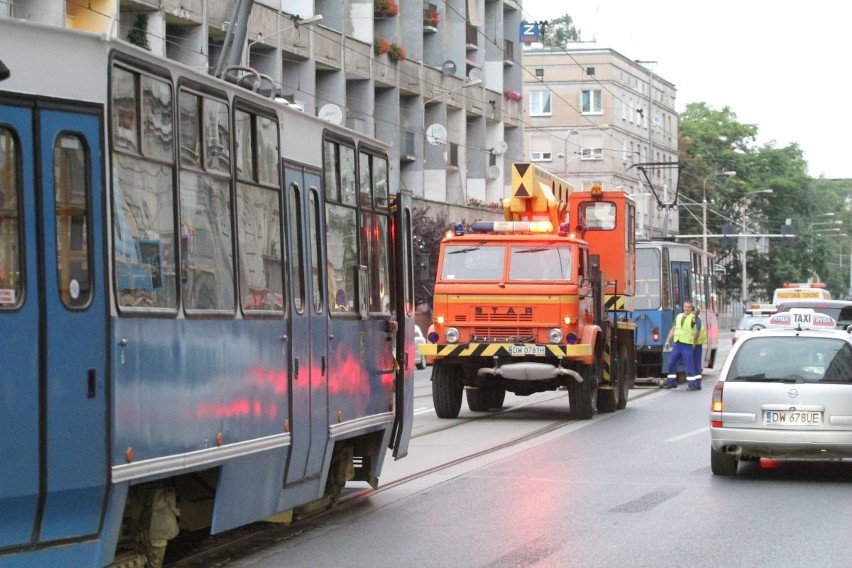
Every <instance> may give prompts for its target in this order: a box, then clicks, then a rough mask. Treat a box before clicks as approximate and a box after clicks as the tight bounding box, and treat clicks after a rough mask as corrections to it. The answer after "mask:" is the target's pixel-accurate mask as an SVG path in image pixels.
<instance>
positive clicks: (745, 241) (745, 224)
mask: <svg viewBox="0 0 852 568" xmlns="http://www.w3.org/2000/svg"><path fill="white" fill-rule="evenodd" d="M758 193H773V191H772V190H771V189H757V190H755V191H747V192H745V193H744V194H743V200H744V203H743V219H742V233H743V259H742V263H743V282H742V288H741V290H740V300H741V301H742V305H743V307H745V306H747V305H748V271H747V270H746V261H747V260H748V237H747V236H746V231H747V230H748V205H749V202H748V199H747V197H748V196H749V195H756V194H758Z"/></svg>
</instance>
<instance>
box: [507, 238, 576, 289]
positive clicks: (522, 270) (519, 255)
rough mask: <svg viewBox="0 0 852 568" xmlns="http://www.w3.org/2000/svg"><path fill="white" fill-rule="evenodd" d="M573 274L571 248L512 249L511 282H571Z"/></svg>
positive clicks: (510, 262) (524, 247) (526, 247)
mask: <svg viewBox="0 0 852 568" xmlns="http://www.w3.org/2000/svg"><path fill="white" fill-rule="evenodd" d="M571 274H572V263H571V247H568V246H552V245H551V246H536V247H531V246H513V247H512V258H511V260H510V261H509V280H526V281H529V280H570V279H571Z"/></svg>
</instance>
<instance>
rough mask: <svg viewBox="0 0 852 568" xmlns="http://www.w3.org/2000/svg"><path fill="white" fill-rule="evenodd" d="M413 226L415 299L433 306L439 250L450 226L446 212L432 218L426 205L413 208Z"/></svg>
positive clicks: (419, 302)
mask: <svg viewBox="0 0 852 568" xmlns="http://www.w3.org/2000/svg"><path fill="white" fill-rule="evenodd" d="M411 225H412V227H411V228H412V231H413V233H414V236H413V237H412V240H413V242H414V299H415V303H417V304H418V305H419V304H424V303H425V304H429V305H430V306H431V305H432V294H433V293H434V290H435V274H436V270H437V268H438V266H437V264H438V249H439V248H440V245H441V239H442V238H444V232H445V231H446V230H447V229H448V228H449V226H450V225H449V222H448V221H447V214H446V212H444V211H440V212H439V213H437V214H436V215H435V216H432V215H430V209H429V207H427V206H425V205H424V206H416V205H415V206H414V207H412V209H411ZM423 331H424V332H425V331H426V330H425V329H424V330H423Z"/></svg>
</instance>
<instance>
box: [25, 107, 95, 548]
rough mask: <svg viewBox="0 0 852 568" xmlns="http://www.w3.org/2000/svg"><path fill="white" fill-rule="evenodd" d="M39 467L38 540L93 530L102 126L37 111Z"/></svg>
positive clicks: (92, 119)
mask: <svg viewBox="0 0 852 568" xmlns="http://www.w3.org/2000/svg"><path fill="white" fill-rule="evenodd" d="M40 119H41V120H40V129H39V131H40V159H41V167H40V171H41V183H42V187H41V191H40V192H39V193H40V195H41V196H42V199H41V203H40V204H39V207H40V214H41V219H40V223H39V225H40V226H41V228H42V232H41V235H40V247H39V248H40V252H41V254H40V255H39V258H40V259H41V262H42V263H43V268H42V275H43V280H42V281H41V286H42V290H43V295H42V299H41V305H42V309H43V313H42V317H41V325H42V331H41V339H42V341H41V348H42V349H43V352H42V354H41V357H40V359H41V365H42V381H43V383H44V384H43V385H42V389H43V392H44V397H43V405H44V406H43V407H42V412H41V414H42V416H43V417H44V422H43V424H42V427H43V428H44V429H45V432H46V436H44V441H43V444H44V448H43V450H42V451H43V452H44V459H45V462H46V463H45V464H44V465H45V467H44V469H43V472H44V475H45V476H46V479H45V480H44V486H45V487H46V489H47V495H46V499H45V501H44V513H43V517H42V521H41V532H40V539H41V540H52V539H59V538H71V537H76V536H83V535H88V534H94V533H96V532H97V531H98V528H99V526H100V517H101V511H102V509H103V507H104V497H105V484H106V474H107V471H108V467H107V457H106V452H107V450H106V380H105V373H106V326H107V314H106V309H105V300H106V290H105V286H104V276H103V273H104V267H103V255H102V254H101V252H100V251H102V250H103V246H104V245H103V242H102V238H103V229H102V227H103V218H102V210H103V203H102V196H103V188H102V187H101V185H102V180H103V172H102V171H101V166H100V164H101V161H102V149H101V143H100V136H99V132H100V124H99V120H98V118H97V117H95V116H83V115H75V114H71V113H67V112H57V111H43V112H42V113H41V115H40Z"/></svg>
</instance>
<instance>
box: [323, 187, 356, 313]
mask: <svg viewBox="0 0 852 568" xmlns="http://www.w3.org/2000/svg"><path fill="white" fill-rule="evenodd" d="M326 234H327V237H326V238H327V239H328V242H327V245H326V247H327V250H328V268H329V274H328V278H329V289H330V290H334V295H333V296H332V300H333V302H332V303H331V306H332V311H335V312H352V311H354V310H355V308H356V306H357V303H356V296H355V291H356V289H357V288H356V278H357V274H356V272H355V270H354V267H355V266H357V265H358V264H359V261H358V244H359V243H358V240H359V239H358V217H357V211H356V210H355V209H354V208H352V207H345V206H343V205H335V204H331V203H329V204H327V206H326ZM341 292H342V293H341Z"/></svg>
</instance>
